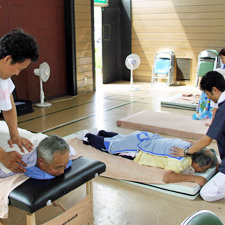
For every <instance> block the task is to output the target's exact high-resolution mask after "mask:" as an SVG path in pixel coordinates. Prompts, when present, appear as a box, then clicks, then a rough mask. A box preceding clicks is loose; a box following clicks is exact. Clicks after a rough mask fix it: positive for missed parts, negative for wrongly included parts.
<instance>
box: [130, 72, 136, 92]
mask: <svg viewBox="0 0 225 225" xmlns="http://www.w3.org/2000/svg"><path fill="white" fill-rule="evenodd" d="M129 90H130V91H138V88H135V87H133V68H131V70H130V89H129Z"/></svg>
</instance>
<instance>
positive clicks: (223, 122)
mask: <svg viewBox="0 0 225 225" xmlns="http://www.w3.org/2000/svg"><path fill="white" fill-rule="evenodd" d="M206 135H207V136H209V137H210V138H213V139H215V140H217V145H218V149H219V153H220V158H221V160H222V162H221V164H220V167H219V171H220V172H222V173H224V174H225V101H223V102H221V103H219V108H218V110H217V111H216V114H215V118H214V119H213V121H212V124H211V126H210V127H209V129H208V131H207V133H206Z"/></svg>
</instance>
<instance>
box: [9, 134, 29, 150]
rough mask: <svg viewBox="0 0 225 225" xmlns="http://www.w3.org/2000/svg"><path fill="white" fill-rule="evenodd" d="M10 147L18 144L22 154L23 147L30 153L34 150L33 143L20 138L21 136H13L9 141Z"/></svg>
mask: <svg viewBox="0 0 225 225" xmlns="http://www.w3.org/2000/svg"><path fill="white" fill-rule="evenodd" d="M8 143H9V146H10V147H11V148H12V147H13V144H17V145H18V147H19V148H20V150H21V152H24V149H23V147H25V148H26V149H27V150H28V151H29V152H31V151H32V150H33V143H32V142H31V141H29V140H28V139H26V138H23V137H20V136H18V135H17V136H12V137H11V138H10V139H9V140H8Z"/></svg>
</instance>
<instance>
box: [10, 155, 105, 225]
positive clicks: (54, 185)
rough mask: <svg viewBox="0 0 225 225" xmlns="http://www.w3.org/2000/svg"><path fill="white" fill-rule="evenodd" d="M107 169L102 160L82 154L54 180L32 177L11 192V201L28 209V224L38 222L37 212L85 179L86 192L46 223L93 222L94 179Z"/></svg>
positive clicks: (21, 207) (14, 205)
mask: <svg viewBox="0 0 225 225" xmlns="http://www.w3.org/2000/svg"><path fill="white" fill-rule="evenodd" d="M105 170H106V166H105V164H104V163H103V162H100V161H97V160H93V159H88V158H85V157H80V158H77V159H75V160H73V163H72V166H71V167H70V168H68V169H66V170H65V173H64V174H63V175H61V176H58V177H56V178H54V179H51V180H35V179H32V178H29V179H28V180H26V181H25V182H24V183H22V184H21V185H19V186H18V187H17V188H15V189H14V190H13V191H12V192H11V193H10V195H9V205H10V206H13V207H17V208H19V209H22V210H24V211H26V212H27V224H29V225H35V224H36V222H35V212H36V211H37V210H39V209H41V208H43V207H45V206H46V205H49V204H51V203H52V202H54V201H56V200H57V199H58V198H60V197H62V196H64V195H66V194H67V193H69V192H70V191H72V190H74V189H76V188H78V187H79V186H81V185H83V184H85V183H86V196H85V198H84V199H83V200H82V201H80V202H79V203H78V204H76V205H75V206H73V207H72V208H70V209H68V210H67V211H65V212H64V213H62V214H61V215H60V216H58V217H56V218H54V219H52V220H51V221H49V222H47V223H45V224H46V225H47V224H48V225H50V224H52V225H53V224H54V225H57V224H61V225H62V224H77V225H83V224H93V193H92V179H93V178H95V177H97V176H98V175H99V174H101V173H103V172H104V171H105Z"/></svg>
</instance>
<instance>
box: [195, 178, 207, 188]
mask: <svg viewBox="0 0 225 225" xmlns="http://www.w3.org/2000/svg"><path fill="white" fill-rule="evenodd" d="M207 181H208V180H206V179H205V178H204V177H202V176H195V180H194V182H195V183H197V184H198V185H200V186H201V187H202V186H204V185H205V184H206V183H207Z"/></svg>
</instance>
